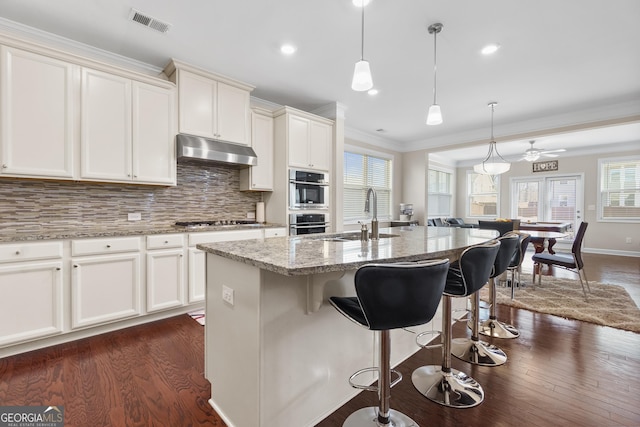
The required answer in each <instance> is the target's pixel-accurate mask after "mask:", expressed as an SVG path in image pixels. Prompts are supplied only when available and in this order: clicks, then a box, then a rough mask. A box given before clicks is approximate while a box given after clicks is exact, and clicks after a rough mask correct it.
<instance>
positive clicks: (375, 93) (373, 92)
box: [367, 89, 378, 96]
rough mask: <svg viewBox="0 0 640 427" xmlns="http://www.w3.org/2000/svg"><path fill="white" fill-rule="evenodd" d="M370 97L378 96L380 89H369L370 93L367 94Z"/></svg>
mask: <svg viewBox="0 0 640 427" xmlns="http://www.w3.org/2000/svg"><path fill="white" fill-rule="evenodd" d="M367 93H368V94H369V95H371V96H373V95H377V94H378V89H369V92H367Z"/></svg>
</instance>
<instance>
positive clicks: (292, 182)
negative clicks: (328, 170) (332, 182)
mask: <svg viewBox="0 0 640 427" xmlns="http://www.w3.org/2000/svg"><path fill="white" fill-rule="evenodd" d="M289 183H291V184H305V185H315V186H318V187H328V186H329V183H328V182H308V181H294V180H289Z"/></svg>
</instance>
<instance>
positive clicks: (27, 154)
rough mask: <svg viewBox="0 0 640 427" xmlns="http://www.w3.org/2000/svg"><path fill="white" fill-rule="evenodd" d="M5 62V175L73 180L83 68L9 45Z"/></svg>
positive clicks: (1, 149) (0, 60) (0, 50)
mask: <svg viewBox="0 0 640 427" xmlns="http://www.w3.org/2000/svg"><path fill="white" fill-rule="evenodd" d="M0 66H1V68H0V94H1V96H0V165H1V168H0V174H1V175H6V176H17V177H21V176H25V177H43V178H55V179H71V178H73V177H74V156H73V154H74V141H75V138H76V133H75V129H76V127H75V126H76V123H75V111H74V106H75V102H74V95H75V94H76V91H75V90H74V87H75V86H74V73H75V72H76V71H77V69H78V67H77V66H75V65H72V64H69V63H67V62H64V61H60V60H58V59H54V58H50V57H48V56H43V55H38V54H35V53H31V52H27V51H23V50H19V49H14V48H10V47H7V46H0Z"/></svg>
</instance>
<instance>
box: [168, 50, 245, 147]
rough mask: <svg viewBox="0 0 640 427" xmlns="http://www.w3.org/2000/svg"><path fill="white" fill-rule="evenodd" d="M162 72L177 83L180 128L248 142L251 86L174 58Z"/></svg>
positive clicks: (190, 132)
mask: <svg viewBox="0 0 640 427" xmlns="http://www.w3.org/2000/svg"><path fill="white" fill-rule="evenodd" d="M165 74H167V76H169V78H170V79H171V81H173V82H175V83H176V84H177V86H178V117H179V119H178V128H179V132H181V133H187V134H191V135H198V136H204V137H207V138H215V139H220V140H223V141H228V142H233V143H236V144H242V145H249V144H251V110H250V92H251V90H253V86H249V85H246V84H244V83H242V82H238V81H236V80H233V79H230V78H228V77H224V76H220V75H217V74H214V73H210V72H208V71H205V70H201V69H198V68H195V67H192V66H190V65H187V64H184V63H181V62H179V61H176V60H173V61H172V62H171V63H170V64H169V65H168V66H167V68H166V69H165Z"/></svg>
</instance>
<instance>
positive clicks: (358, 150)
mask: <svg viewBox="0 0 640 427" xmlns="http://www.w3.org/2000/svg"><path fill="white" fill-rule="evenodd" d="M345 152H348V153H354V154H360V155H363V156H371V157H377V158H379V159H384V160H389V161H390V162H391V164H390V168H389V169H390V172H389V175H390V176H389V212H381V211H380V209H378V221H391V220H392V219H393V212H392V210H393V163H394V160H395V156H393V155H392V154H389V153H384V152H381V151H375V150H369V149H366V148H362V147H358V146H355V145H347V144H345V146H344V150H343V153H342V157H343V159H344V153H345ZM343 174H344V171H343ZM343 186H344V187H345V188H346V187H347V184H346V182H344V177H343ZM372 202H373V201H372ZM344 208H345V206H344V201H343V205H342V214H343V215H344V220H343V224H344V225H353V224H357V223H358V221H366V220H369V219H370V218H371V212H373V208H372V209H371V212H370V213H369V215H367V214H366V213H364V204H363V205H362V217H358V218H351V219H348V218H347V217H346V215H345V213H344ZM378 208H379V206H378Z"/></svg>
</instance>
